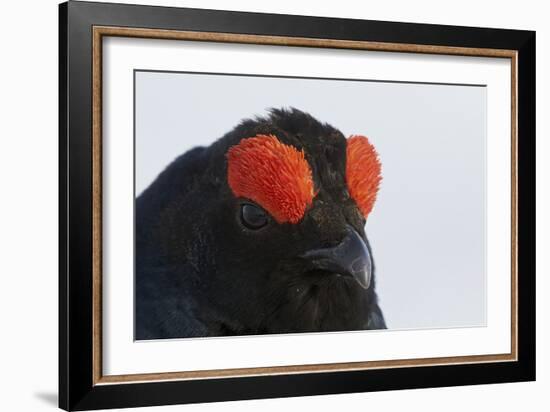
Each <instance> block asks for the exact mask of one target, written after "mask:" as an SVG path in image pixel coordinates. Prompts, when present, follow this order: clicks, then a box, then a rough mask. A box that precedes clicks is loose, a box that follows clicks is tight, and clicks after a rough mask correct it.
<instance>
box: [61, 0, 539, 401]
mask: <svg viewBox="0 0 550 412" xmlns="http://www.w3.org/2000/svg"><path fill="white" fill-rule="evenodd" d="M93 25H103V26H125V27H140V28H157V29H158V28H160V29H174V30H189V31H211V32H225V33H243V34H260V35H270V36H289V37H306V38H325V39H327V38H329V39H339V40H361V41H376V42H391V43H404V44H423V45H438V46H458V47H470V48H489V49H508V50H515V51H517V52H518V56H517V67H518V77H517V90H518V107H517V116H518V131H519V132H518V133H519V135H518V136H519V138H518V245H519V247H518V273H519V274H520V275H519V276H518V308H519V310H518V331H517V332H518V335H517V336H518V360H517V361H515V362H494V363H485V364H481V363H480V364H462V365H445V366H416V367H403V368H393V369H391V368H390V369H374V370H363V371H349V372H323V373H300V374H288V375H274V376H259V377H235V378H220V379H202V380H188V381H167V382H150V383H124V384H112V385H111V384H110V385H95V386H94V384H93V378H92V374H93V363H92V26H93ZM59 205H60V206H59V406H60V407H61V408H63V409H66V410H87V409H103V408H120V407H133V406H152V405H168V404H178V403H192V402H215V401H226V400H238V399H259V398H271V397H290V396H305V395H320V394H336V393H351V392H363V391H380V390H394V389H406V388H426V387H441V386H454V385H472V384H486V383H500V382H517V381H530V380H534V379H535V32H532V31H519V30H503V29H487V28H470V27H456V26H442V25H428V24H412V23H390V22H380V21H364V20H352V19H332V18H319V17H304V16H291V15H272V14H258V13H241V12H229V11H214V10H200V9H182V8H171V7H153V6H135V5H121V4H108V3H87V2H74V1H71V2H69V3H63V4H61V5H60V6H59Z"/></svg>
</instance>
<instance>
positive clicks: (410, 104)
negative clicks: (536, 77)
mask: <svg viewBox="0 0 550 412" xmlns="http://www.w3.org/2000/svg"><path fill="white" fill-rule="evenodd" d="M172 43H173V42H172ZM202 44H204V43H202ZM264 47H265V46H264ZM104 49H105V46H104ZM309 50H312V49H309ZM359 53H360V52H359ZM401 56H405V55H401ZM430 57H431V56H430ZM446 57H447V56H446ZM458 59H462V60H463V58H462V57H460V58H458ZM458 59H457V60H458ZM472 59H475V58H472ZM237 60H238V59H237ZM433 60H434V59H433V57H432V58H430V63H429V65H430V66H431V64H432V61H433ZM446 60H447V58H446ZM497 62H498V63H500V64H502V66H504V67H503V69H502V72H503V77H504V79H503V80H504V83H506V82H507V83H508V84H509V83H510V77H509V76H510V64H509V61H508V60H502V59H499V60H497ZM155 63H156V62H155ZM392 64H393V65H397V66H400V67H409V69H408V70H407V73H403V74H402V76H410V74H411V73H410V72H411V70H410V65H405V64H402V65H401V64H396V63H392ZM500 64H499V65H500ZM295 65H297V64H295ZM367 65H368V63H367ZM300 66H301V65H300ZM335 66H336V67H342V64H336V65H335ZM431 67H432V66H431ZM461 67H462V66H461ZM476 67H477V66H476ZM308 70H309V69H307V68H305V69H304V71H306V72H307V71H308ZM363 70H364V68H360V69H359V70H358V71H363ZM435 71H437V69H435ZM449 71H450V70H448V71H447V73H449ZM464 71H465V70H461V71H459V73H460V74H463V73H464ZM472 71H473V72H475V70H472ZM384 72H385V75H386V76H387V71H384ZM438 72H440V71H438ZM456 75H457V73H452V72H451V73H449V74H448V77H449V78H450V79H453V78H454V81H457V79H456ZM427 76H428V77H429V76H430V74H428V75H427ZM492 89H493V90H498V89H499V88H498V87H493V88H492ZM258 90H261V93H258V92H257V91H258ZM503 90H506V88H503ZM504 93H506V92H504ZM485 95H486V88H485V87H475V86H457V85H452V86H451V85H437V84H423V83H421V84H419V83H388V82H369V81H351V80H348V81H336V80H317V79H308V80H304V79H292V78H291V79H288V78H283V79H281V78H272V77H246V76H227V75H225V76H224V75H204V74H185V73H151V72H138V73H137V74H136V194H140V193H141V192H142V190H143V189H144V188H146V187H147V186H148V185H149V184H150V183H151V181H152V180H153V179H155V178H156V177H157V176H158V174H159V173H160V172H161V171H162V170H163V169H164V168H165V167H166V166H167V165H168V164H169V163H171V162H172V161H173V160H174V158H175V157H176V156H178V155H180V154H181V153H184V152H186V151H187V150H189V149H191V148H192V147H195V146H202V145H205V146H208V145H210V144H211V143H213V142H214V141H215V140H217V139H218V138H219V137H221V136H222V135H223V134H224V133H225V132H228V131H229V130H231V129H232V128H233V127H235V126H236V125H237V124H238V122H239V121H240V120H241V119H242V118H243V117H252V116H253V115H256V114H261V115H265V114H266V111H265V109H266V108H268V107H282V106H289V105H292V106H294V107H297V108H299V109H300V110H303V111H306V112H308V113H310V114H311V115H312V116H314V117H315V118H317V119H318V120H320V121H323V122H328V123H330V124H331V125H333V126H334V127H337V128H338V129H339V130H340V131H341V132H342V133H343V134H344V136H350V135H352V134H363V135H367V136H368V137H369V140H370V141H371V143H372V144H373V145H374V147H376V151H377V152H378V154H379V155H380V159H381V160H382V176H383V181H382V187H381V189H380V191H379V193H378V196H377V198H376V204H375V208H374V210H373V211H372V213H371V214H370V215H369V218H368V220H367V236H368V238H369V242H370V245H371V247H372V248H373V256H374V261H375V264H376V292H377V294H378V298H379V301H380V307H381V308H382V312H383V313H384V318H385V320H386V324H387V325H388V328H389V329H392V330H395V329H419V328H449V327H461V326H467V327H468V326H484V325H485V324H486V307H485V306H486V299H485V297H486V290H485V289H486V288H485V286H486V277H485V269H486V268H485V254H486V251H485V167H486V154H485V146H486V132H487V127H486V123H485V119H486V115H487V114H486V108H487V101H486V96H485ZM498 100H499V101H501V100H502V102H505V101H506V99H500V98H499V99H498ZM503 106H504V111H506V112H509V104H506V103H505V104H503ZM213 114H215V118H216V121H208V122H205V121H204V119H207V118H208V119H211V117H212V115H213ZM500 118H501V117H500V116H499V117H498V119H500ZM130 123H131V122H130ZM503 133H506V134H505V135H502V136H496V137H495V140H496V141H497V142H498V143H497V144H498V146H500V145H501V144H502V143H503V142H505V141H506V138H507V137H508V139H509V136H510V132H509V131H506V130H503ZM116 138H117V139H119V140H120V136H118V135H117V136H116ZM504 146H505V147H508V146H509V145H506V144H505V143H504ZM130 152H132V151H131V150H130ZM503 158H504V161H503V163H505V164H508V163H509V158H510V154H509V152H508V153H507V152H504V153H503ZM115 162H116V164H115V169H114V170H117V169H119V168H120V163H119V162H118V156H117V160H115ZM493 166H494V165H493ZM404 171H406V172H404ZM435 171H437V173H434V172H435ZM494 174H495V175H498V177H499V178H500V179H503V180H506V181H507V180H509V178H508V176H509V173H507V172H495V173H494ZM506 196H507V197H508V198H509V197H510V193H507V194H506ZM404 202H406V204H407V205H406V207H403V203H404ZM508 203H509V202H508ZM499 204H502V203H501V202H499ZM505 204H506V201H505ZM126 214H127V212H126ZM504 219H505V220H504V224H499V225H498V226H499V227H506V221H507V220H508V219H509V213H506V212H505V214H504ZM505 247H506V248H507V249H509V245H506V246H505ZM115 256H116V255H115ZM396 256H399V259H396ZM500 258H502V256H501V255H500V254H499V259H500ZM449 262H453V263H452V264H449ZM509 273H510V271H508V273H506V272H500V274H501V275H503V277H506V276H507V274H509ZM420 296H421V298H420V299H419V297H420Z"/></svg>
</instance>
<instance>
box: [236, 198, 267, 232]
mask: <svg viewBox="0 0 550 412" xmlns="http://www.w3.org/2000/svg"><path fill="white" fill-rule="evenodd" d="M241 221H242V222H243V225H245V226H246V227H247V228H248V229H260V228H262V227H264V226H265V225H267V223H268V217H267V214H266V213H265V212H264V211H263V210H262V209H261V208H259V207H257V206H254V205H251V204H250V203H245V204H244V205H242V206H241Z"/></svg>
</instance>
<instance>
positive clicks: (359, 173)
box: [346, 135, 382, 219]
mask: <svg viewBox="0 0 550 412" xmlns="http://www.w3.org/2000/svg"><path fill="white" fill-rule="evenodd" d="M381 168H382V165H381V164H380V160H379V159H378V153H376V150H375V149H374V146H373V145H372V144H371V143H370V142H369V139H368V138H367V137H365V136H358V135H356V136H351V137H350V138H349V139H348V142H347V150H346V182H347V185H348V190H349V193H350V195H351V197H352V198H353V200H354V201H355V203H356V204H357V207H359V210H361V213H362V214H363V216H364V217H365V219H366V218H367V216H368V215H369V213H370V212H371V211H372V208H373V206H374V202H375V201H376V195H377V194H378V188H379V186H380V181H381V180H382V176H381Z"/></svg>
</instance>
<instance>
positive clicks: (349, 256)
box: [302, 228, 372, 289]
mask: <svg viewBox="0 0 550 412" xmlns="http://www.w3.org/2000/svg"><path fill="white" fill-rule="evenodd" d="M302 257H303V258H305V259H307V260H308V261H309V262H311V264H312V265H313V266H314V268H315V269H320V270H326V271H329V272H333V273H335V274H339V275H341V276H350V277H353V278H354V279H355V280H356V281H357V283H359V285H361V287H363V288H364V289H368V287H369V285H370V282H371V278H372V258H371V255H370V252H369V248H368V247H367V245H366V243H365V241H364V240H363V239H362V238H361V236H359V234H358V233H357V232H356V231H355V230H354V229H352V228H350V229H349V230H348V234H347V235H346V237H345V238H344V239H343V240H342V241H341V242H340V243H339V244H338V245H336V246H334V247H329V248H322V249H315V250H310V251H308V252H306V253H304V254H303V255H302Z"/></svg>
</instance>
